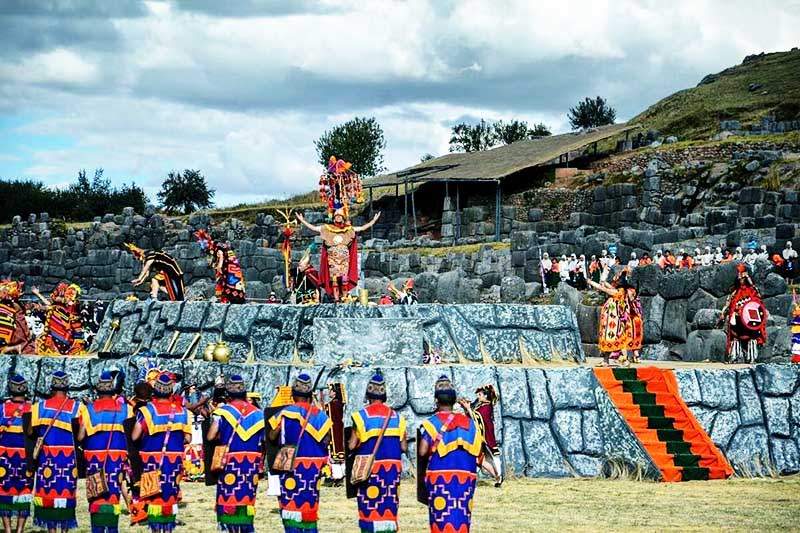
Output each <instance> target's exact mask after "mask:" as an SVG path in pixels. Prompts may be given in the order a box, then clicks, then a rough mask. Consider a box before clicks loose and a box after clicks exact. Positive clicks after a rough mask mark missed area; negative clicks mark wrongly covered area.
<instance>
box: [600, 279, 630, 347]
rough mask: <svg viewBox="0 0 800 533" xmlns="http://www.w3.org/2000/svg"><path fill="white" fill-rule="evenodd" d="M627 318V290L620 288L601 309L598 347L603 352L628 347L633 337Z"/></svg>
mask: <svg viewBox="0 0 800 533" xmlns="http://www.w3.org/2000/svg"><path fill="white" fill-rule="evenodd" d="M627 319H628V317H627V304H626V298H625V290H624V289H618V290H617V292H616V293H615V294H614V296H610V297H609V298H608V299H607V300H606V301H605V303H604V304H603V307H602V308H601V309H600V336H599V338H598V347H599V348H600V351H601V352H618V351H620V350H622V349H627V348H628V345H629V344H630V342H631V339H630V337H629V336H628V334H629V331H628V329H627V324H626V323H627Z"/></svg>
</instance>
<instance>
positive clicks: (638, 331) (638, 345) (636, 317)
mask: <svg viewBox="0 0 800 533" xmlns="http://www.w3.org/2000/svg"><path fill="white" fill-rule="evenodd" d="M626 291H627V300H626V302H625V304H626V307H627V315H628V318H629V320H627V321H626V323H625V327H626V328H627V330H626V333H627V335H628V338H629V343H628V349H629V350H641V349H642V343H643V342H644V322H643V320H642V317H643V316H644V312H643V311H642V302H641V300H639V295H638V294H636V289H632V288H629V289H626Z"/></svg>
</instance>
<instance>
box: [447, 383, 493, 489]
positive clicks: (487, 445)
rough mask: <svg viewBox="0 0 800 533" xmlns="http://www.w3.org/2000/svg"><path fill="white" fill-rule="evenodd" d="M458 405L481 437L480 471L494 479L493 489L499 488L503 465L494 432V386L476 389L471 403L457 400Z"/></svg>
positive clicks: (488, 385)
mask: <svg viewBox="0 0 800 533" xmlns="http://www.w3.org/2000/svg"><path fill="white" fill-rule="evenodd" d="M458 403H459V405H460V406H461V407H462V409H464V412H465V413H467V414H468V415H470V416H471V417H472V420H474V421H475V424H476V425H477V426H478V430H479V431H480V432H481V434H482V435H483V448H482V454H481V458H480V466H481V469H482V470H483V471H484V472H486V473H487V474H488V475H490V476H491V477H492V478H494V481H495V483H494V486H495V487H500V486H501V485H502V484H503V463H502V461H501V458H500V446H499V445H498V444H497V438H496V436H495V431H494V406H495V404H496V403H497V392H496V391H495V390H494V385H491V384H487V385H483V386H482V387H478V389H477V390H476V391H475V400H474V401H473V402H472V403H470V402H469V401H468V400H466V399H464V398H462V399H460V400H458Z"/></svg>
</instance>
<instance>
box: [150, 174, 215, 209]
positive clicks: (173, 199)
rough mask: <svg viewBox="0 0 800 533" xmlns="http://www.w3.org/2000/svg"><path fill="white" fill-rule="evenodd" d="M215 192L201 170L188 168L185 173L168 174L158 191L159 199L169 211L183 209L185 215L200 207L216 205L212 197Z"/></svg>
mask: <svg viewBox="0 0 800 533" xmlns="http://www.w3.org/2000/svg"><path fill="white" fill-rule="evenodd" d="M215 192H216V191H214V189H209V188H208V183H206V178H205V177H203V175H202V174H200V171H199V170H189V169H186V170H184V171H183V174H181V173H180V172H170V173H169V174H167V179H165V180H164V183H162V184H161V190H160V191H158V201H159V202H160V203H161V205H162V207H163V208H164V210H165V211H166V212H167V213H170V214H174V213H177V212H179V211H180V210H182V211H183V214H184V215H188V214H189V213H191V212H193V211H196V210H198V209H206V208H209V207H214V202H212V201H211V199H212V198H214V194H215Z"/></svg>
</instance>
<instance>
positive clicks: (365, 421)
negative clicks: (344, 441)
mask: <svg viewBox="0 0 800 533" xmlns="http://www.w3.org/2000/svg"><path fill="white" fill-rule="evenodd" d="M365 397H366V400H367V402H368V405H367V406H366V407H365V408H363V409H361V410H360V411H359V412H357V413H354V414H353V417H352V418H353V424H352V427H353V432H352V433H351V434H350V442H349V443H348V448H350V450H353V451H354V452H355V454H356V456H357V457H358V456H361V457H372V458H373V461H372V470H371V472H370V473H369V477H368V478H367V480H366V481H364V482H362V483H359V484H357V486H356V487H357V489H356V491H357V492H356V496H357V498H358V527H359V530H360V531H362V532H369V533H378V532H389V531H397V530H398V524H397V512H398V507H399V505H400V490H399V489H400V474H401V472H402V470H403V462H402V460H401V458H402V454H403V453H404V452H405V451H406V421H405V419H404V418H403V417H402V416H400V414H399V413H397V412H396V411H394V410H393V409H392V408H391V407H389V406H388V405H386V403H385V402H386V381H385V380H384V379H383V376H382V375H380V374H375V375H374V376H372V379H370V381H369V383H368V384H367V391H366V394H365Z"/></svg>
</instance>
